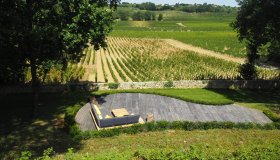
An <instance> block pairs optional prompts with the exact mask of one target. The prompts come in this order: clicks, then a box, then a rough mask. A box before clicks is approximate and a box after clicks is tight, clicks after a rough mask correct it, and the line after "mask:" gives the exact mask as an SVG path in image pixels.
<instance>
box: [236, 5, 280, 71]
mask: <svg viewBox="0 0 280 160" xmlns="http://www.w3.org/2000/svg"><path fill="white" fill-rule="evenodd" d="M238 3H239V5H240V10H239V11H238V14H237V17H236V20H235V21H234V22H233V23H232V26H233V28H234V29H235V30H236V31H237V32H238V37H239V40H240V41H245V42H246V44H247V50H248V53H247V57H248V64H251V67H247V68H249V69H250V70H252V65H254V64H255V60H256V59H257V58H258V57H259V54H260V49H261V48H262V47H264V46H266V47H267V52H268V54H270V55H275V54H276V55H277V54H278V61H279V57H280V56H279V54H280V47H279V46H280V12H279V10H280V1H279V0H239V1H238ZM248 64H246V65H247V66H249V65H248ZM245 68H246V67H244V66H243V69H244V71H245V70H246V69H245ZM247 71H248V69H247Z"/></svg>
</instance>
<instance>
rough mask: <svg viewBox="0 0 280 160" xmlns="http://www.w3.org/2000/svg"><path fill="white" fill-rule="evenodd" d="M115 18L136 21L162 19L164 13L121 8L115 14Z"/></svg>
mask: <svg viewBox="0 0 280 160" xmlns="http://www.w3.org/2000/svg"><path fill="white" fill-rule="evenodd" d="M114 18H115V19H120V20H122V21H127V20H130V19H132V20H134V21H156V20H158V21H162V20H163V15H162V14H158V15H157V14H156V13H155V12H151V11H141V10H138V11H131V10H127V9H124V8H119V10H118V11H117V12H116V13H115V15H114Z"/></svg>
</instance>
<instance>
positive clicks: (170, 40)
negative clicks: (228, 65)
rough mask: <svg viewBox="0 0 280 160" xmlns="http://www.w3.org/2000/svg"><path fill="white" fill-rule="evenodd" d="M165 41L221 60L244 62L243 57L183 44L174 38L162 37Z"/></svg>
mask: <svg viewBox="0 0 280 160" xmlns="http://www.w3.org/2000/svg"><path fill="white" fill-rule="evenodd" d="M164 41H165V42H167V43H168V44H170V45H172V46H174V47H177V48H180V49H183V50H189V51H193V52H196V53H199V54H203V55H207V56H211V57H216V58H219V59H223V60H227V61H231V62H236V63H240V64H242V63H244V62H245V59H244V58H236V57H232V56H229V55H225V54H221V53H218V52H214V51H210V50H206V49H203V48H200V47H195V46H192V45H189V44H185V43H183V42H180V41H177V40H174V39H164Z"/></svg>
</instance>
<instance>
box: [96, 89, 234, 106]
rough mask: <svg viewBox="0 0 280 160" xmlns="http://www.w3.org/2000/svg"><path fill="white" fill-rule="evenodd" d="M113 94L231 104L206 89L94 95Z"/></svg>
mask: <svg viewBox="0 0 280 160" xmlns="http://www.w3.org/2000/svg"><path fill="white" fill-rule="evenodd" d="M115 93H146V94H157V95H162V96H168V97H173V98H178V99H181V100H184V101H189V102H195V103H201V104H213V105H222V104H232V103H234V102H233V101H232V100H230V99H228V98H226V97H225V96H223V95H221V94H217V93H215V92H214V91H211V90H207V89H143V90H140V89H138V90H137V89H135V90H110V91H98V92H95V93H94V95H96V96H101V95H107V94H115Z"/></svg>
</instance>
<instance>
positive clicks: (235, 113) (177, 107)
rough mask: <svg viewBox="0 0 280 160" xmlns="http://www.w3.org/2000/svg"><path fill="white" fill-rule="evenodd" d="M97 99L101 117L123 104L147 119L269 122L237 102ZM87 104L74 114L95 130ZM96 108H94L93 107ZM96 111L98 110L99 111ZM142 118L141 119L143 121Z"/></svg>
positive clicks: (83, 126)
mask: <svg viewBox="0 0 280 160" xmlns="http://www.w3.org/2000/svg"><path fill="white" fill-rule="evenodd" d="M97 101H98V103H99V107H98V109H99V110H100V113H97V115H98V116H100V117H102V119H110V118H114V115H113V114H112V110H114V109H119V108H125V109H126V110H127V111H128V113H129V115H130V116H131V115H132V116H133V115H134V116H137V115H140V118H141V119H140V120H141V121H142V120H143V121H146V119H147V116H148V115H153V119H154V120H155V121H170V122H171V121H191V122H211V121H218V122H236V123H237V122H254V123H259V124H265V123H270V122H272V121H271V120H270V119H269V118H267V117H266V116H265V115H264V114H263V113H262V112H261V111H258V110H255V109H250V108H245V107H242V106H238V105H223V106H221V105H220V106H214V105H201V104H195V103H190V102H185V101H182V100H178V99H174V98H170V97H165V96H159V95H152V94H141V93H121V94H112V95H107V96H102V97H100V98H98V99H97ZM90 108H91V106H90V104H89V103H87V104H86V105H85V106H83V107H82V108H81V109H80V110H79V112H78V113H77V115H76V118H75V119H76V122H77V123H78V124H79V126H80V129H81V130H82V131H87V130H96V129H97V128H96V125H95V123H94V121H93V118H92V116H91V114H90V112H89V111H90ZM94 111H95V112H96V110H94ZM98 112H99V111H98ZM143 121H142V122H143Z"/></svg>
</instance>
